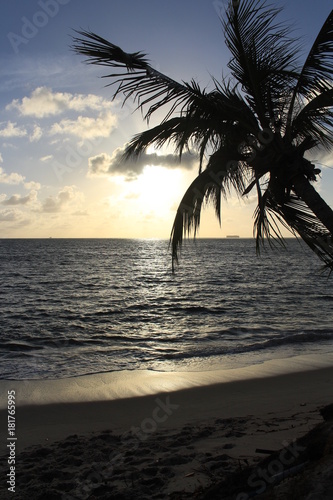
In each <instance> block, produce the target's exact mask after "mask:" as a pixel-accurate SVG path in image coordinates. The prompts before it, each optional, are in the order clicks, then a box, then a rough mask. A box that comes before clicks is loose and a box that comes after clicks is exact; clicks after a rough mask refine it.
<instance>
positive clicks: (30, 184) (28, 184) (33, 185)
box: [24, 181, 42, 191]
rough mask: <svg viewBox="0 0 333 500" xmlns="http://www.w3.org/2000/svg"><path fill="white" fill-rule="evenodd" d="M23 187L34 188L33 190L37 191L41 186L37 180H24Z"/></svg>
mask: <svg viewBox="0 0 333 500" xmlns="http://www.w3.org/2000/svg"><path fill="white" fill-rule="evenodd" d="M24 187H25V189H31V190H34V191H39V189H40V188H41V187H42V186H41V185H40V183H39V182H35V181H30V182H26V183H25V184H24Z"/></svg>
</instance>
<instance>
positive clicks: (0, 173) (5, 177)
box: [0, 167, 25, 184]
mask: <svg viewBox="0 0 333 500" xmlns="http://www.w3.org/2000/svg"><path fill="white" fill-rule="evenodd" d="M24 179H25V177H24V176H23V175H21V174H17V173H15V172H13V173H11V174H6V172H5V171H4V169H3V168H2V167H0V183H1V184H21V182H24Z"/></svg>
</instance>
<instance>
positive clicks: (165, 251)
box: [0, 238, 333, 380]
mask: <svg viewBox="0 0 333 500" xmlns="http://www.w3.org/2000/svg"><path fill="white" fill-rule="evenodd" d="M286 241H287V248H286V249H283V248H280V249H279V250H278V251H275V250H273V249H270V248H269V247H267V250H266V251H264V252H263V253H262V254H261V255H260V256H257V255H256V252H255V242H254V240H252V239H197V240H195V241H193V240H188V241H186V242H185V245H184V248H183V251H182V254H181V259H180V265H179V267H178V268H177V269H176V272H175V273H174V274H173V273H172V268H171V255H170V250H169V248H168V241H167V240H138V239H136V240H135V239H133V240H130V239H128V240H126V239H51V238H50V239H12V240H11V239H3V240H0V269H1V270H0V275H1V288H0V312H1V315H0V332H1V333H0V335H1V344H0V357H1V368H0V378H1V379H4V380H31V379H36V380H44V379H65V378H68V377H77V376H82V375H87V374H97V373H103V372H115V371H123V370H153V371H162V372H163V371H166V372H172V371H202V370H213V369H224V368H228V369H229V368H237V367H244V366H248V365H255V364H260V363H263V362H264V361H267V360H272V359H284V358H292V357H293V356H297V355H303V354H317V355H319V356H320V355H321V354H322V355H323V356H324V355H325V354H327V353H332V352H333V308H332V305H333V276H331V277H329V276H328V273H327V272H324V273H322V272H321V262H320V261H319V259H318V258H317V257H316V256H315V255H313V254H312V253H311V251H310V250H308V249H307V248H305V246H304V245H303V244H300V243H299V242H298V241H296V240H294V239H288V240H286Z"/></svg>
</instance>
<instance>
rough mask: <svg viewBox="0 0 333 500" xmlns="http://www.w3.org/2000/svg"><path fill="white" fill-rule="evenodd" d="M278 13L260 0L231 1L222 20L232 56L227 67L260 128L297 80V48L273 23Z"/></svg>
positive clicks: (279, 27)
mask: <svg viewBox="0 0 333 500" xmlns="http://www.w3.org/2000/svg"><path fill="white" fill-rule="evenodd" d="M280 10H281V9H277V8H274V7H271V6H267V4H266V2H265V1H260V0H244V1H242V2H230V4H229V7H228V9H227V13H226V19H225V20H224V21H223V27H224V31H225V36H226V44H227V46H228V48H229V50H230V51H231V54H232V56H233V57H232V59H231V61H230V62H229V65H228V66H229V67H230V69H231V71H232V74H233V76H234V77H235V78H236V80H237V81H238V82H240V83H241V85H242V89H243V90H244V92H246V94H247V99H248V102H249V104H250V105H251V107H252V109H253V110H254V111H255V113H256V114H257V116H258V118H259V120H260V123H261V125H262V127H265V126H267V124H268V122H269V120H272V119H274V118H275V117H274V115H273V110H275V111H278V109H279V106H280V103H281V97H282V96H283V95H285V94H286V92H288V89H290V86H291V84H292V83H293V82H294V81H295V77H296V73H295V57H296V54H297V48H296V46H295V41H294V40H292V39H291V38H290V37H289V36H287V35H288V28H287V27H285V26H283V25H282V24H281V23H276V22H275V20H276V17H277V15H278V14H279V12H280Z"/></svg>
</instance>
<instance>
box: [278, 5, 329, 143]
mask: <svg viewBox="0 0 333 500" xmlns="http://www.w3.org/2000/svg"><path fill="white" fill-rule="evenodd" d="M332 54H333V10H332V11H331V12H330V14H329V16H328V17H327V19H326V21H325V23H324V24H323V26H322V28H321V30H320V32H319V34H318V36H317V38H316V40H315V41H314V43H313V45H312V47H311V50H310V52H309V54H308V56H307V58H306V60H305V62H304V64H303V67H302V69H301V71H300V72H299V76H298V78H297V81H296V84H295V86H294V88H293V91H292V94H291V99H290V106H289V110H288V113H287V129H286V135H287V136H288V137H290V136H291V128H292V127H293V125H292V120H293V117H294V116H295V115H297V113H298V111H299V110H298V109H297V108H299V107H300V106H299V102H302V101H303V100H304V98H305V99H307V100H309V99H313V97H315V96H318V94H321V93H323V92H324V93H326V92H327V91H329V90H331V89H332V72H333V62H332Z"/></svg>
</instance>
